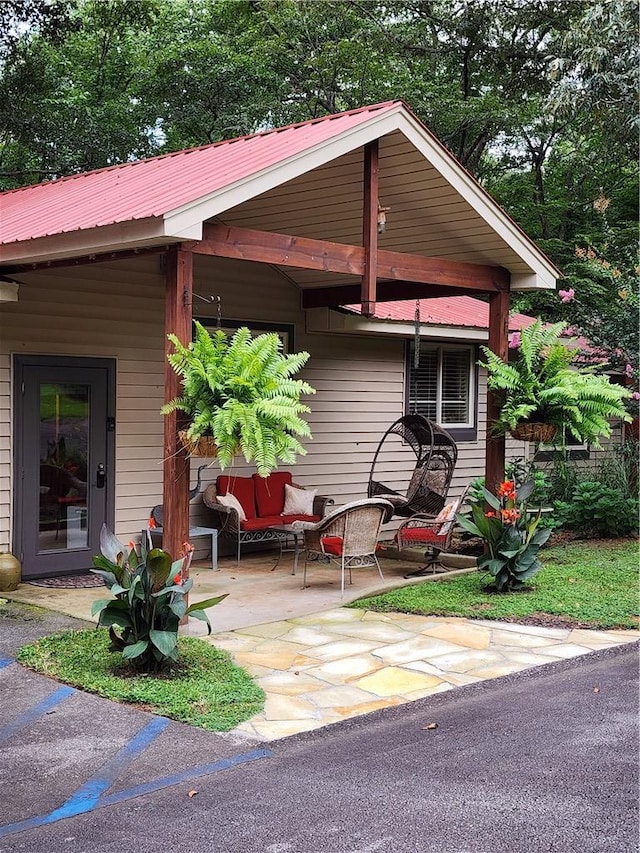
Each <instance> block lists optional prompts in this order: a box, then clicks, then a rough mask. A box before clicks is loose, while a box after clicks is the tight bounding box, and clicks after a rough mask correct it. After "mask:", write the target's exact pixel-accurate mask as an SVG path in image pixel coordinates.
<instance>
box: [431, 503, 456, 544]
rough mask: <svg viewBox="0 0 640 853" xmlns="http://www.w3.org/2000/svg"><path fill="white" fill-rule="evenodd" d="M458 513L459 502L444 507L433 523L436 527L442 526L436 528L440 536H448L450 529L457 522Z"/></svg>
mask: <svg viewBox="0 0 640 853" xmlns="http://www.w3.org/2000/svg"><path fill="white" fill-rule="evenodd" d="M457 511H458V501H452V502H451V503H450V504H447V505H446V506H445V507H443V508H442V509H441V510H440V512H439V513H438V514H437V515H436V517H435V520H434V522H433V523H434V525H438V524H439V525H440V527H439V528H436V529H437V530H438V536H446V534H447V533H448V532H449V528H450V527H451V525H452V524H453V522H454V520H455V514H456V512H457Z"/></svg>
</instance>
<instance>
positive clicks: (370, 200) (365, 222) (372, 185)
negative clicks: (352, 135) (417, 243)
mask: <svg viewBox="0 0 640 853" xmlns="http://www.w3.org/2000/svg"><path fill="white" fill-rule="evenodd" d="M362 245H363V247H364V265H363V270H362V284H361V296H360V301H361V303H362V315H363V316H364V317H373V315H374V314H375V311H376V281H377V278H378V140H377V139H374V140H373V142H368V143H367V144H366V145H365V146H364V192H363V208H362Z"/></svg>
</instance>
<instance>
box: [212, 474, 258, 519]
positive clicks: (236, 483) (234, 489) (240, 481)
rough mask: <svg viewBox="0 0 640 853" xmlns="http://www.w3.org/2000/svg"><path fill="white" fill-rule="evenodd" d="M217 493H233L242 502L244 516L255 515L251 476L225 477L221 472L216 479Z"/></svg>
mask: <svg viewBox="0 0 640 853" xmlns="http://www.w3.org/2000/svg"><path fill="white" fill-rule="evenodd" d="M216 493H217V494H218V495H228V494H232V495H235V497H236V498H238V500H239V501H240V503H241V504H242V509H243V510H244V514H245V515H246V517H247V518H248V519H249V518H255V517H256V499H255V489H254V486H253V480H252V479H251V477H227V476H224V475H223V474H221V475H220V476H219V477H218V478H217V480H216Z"/></svg>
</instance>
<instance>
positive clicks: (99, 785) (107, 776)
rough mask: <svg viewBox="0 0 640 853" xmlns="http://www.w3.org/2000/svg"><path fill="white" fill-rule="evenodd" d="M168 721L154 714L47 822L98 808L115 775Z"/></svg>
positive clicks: (150, 741) (141, 750)
mask: <svg viewBox="0 0 640 853" xmlns="http://www.w3.org/2000/svg"><path fill="white" fill-rule="evenodd" d="M168 725H169V720H168V719H167V718H166V717H154V718H153V720H151V722H150V723H148V725H146V726H145V727H144V728H143V729H141V730H140V731H139V732H138V734H137V735H135V736H134V737H132V738H131V740H130V741H129V743H127V744H125V745H124V746H123V747H122V749H120V750H119V751H118V752H117V753H116V754H115V755H114V756H113V758H112V759H111V761H108V762H107V763H106V764H105V765H104V767H103V768H102V769H101V770H100V771H99V773H97V774H96V775H95V776H93V777H92V778H91V779H89V780H88V781H87V782H85V783H84V785H83V786H82V787H81V788H78V790H77V791H76V793H75V794H74V795H73V796H72V797H70V798H69V799H68V800H67V802H66V803H64V805H62V806H60V808H59V809H56V810H55V811H53V812H51V814H50V815H49V818H48V819H47V823H52V822H53V821H56V820H61V819H62V818H65V817H71V816H72V815H77V814H82V813H83V812H89V811H91V809H93V808H95V805H96V803H97V802H98V800H99V799H100V797H101V795H102V794H103V793H104V792H105V791H106V790H107V789H108V788H110V787H111V785H112V784H113V780H114V779H115V778H116V775H117V774H118V773H119V772H120V771H122V770H124V768H125V767H126V766H127V765H128V764H131V762H132V761H133V760H134V759H136V758H137V757H138V756H139V755H140V753H141V752H144V750H145V749H146V748H147V747H148V746H150V744H152V743H153V741H154V740H155V739H156V738H157V737H158V735H159V734H160V733H161V732H163V731H164V730H165V729H166V727H167V726H168Z"/></svg>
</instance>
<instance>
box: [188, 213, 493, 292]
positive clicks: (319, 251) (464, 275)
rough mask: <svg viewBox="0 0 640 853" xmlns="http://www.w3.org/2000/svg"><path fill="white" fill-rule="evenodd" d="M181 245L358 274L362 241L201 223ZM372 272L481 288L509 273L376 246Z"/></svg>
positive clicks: (225, 255) (361, 266) (199, 251)
mask: <svg viewBox="0 0 640 853" xmlns="http://www.w3.org/2000/svg"><path fill="white" fill-rule="evenodd" d="M183 246H184V248H188V249H189V250H190V251H193V252H194V253H195V254H200V255H214V256H216V257H220V258H236V259H237V260H244V261H257V262H259V263H264V264H276V265H277V266H285V267H298V268H299V269H307V270H321V271H323V272H333V273H339V274H341V275H345V274H346V275H353V276H358V277H359V278H361V277H362V276H363V275H364V248H363V247H362V246H350V245H346V244H345V243H332V242H330V241H328V240H314V239H311V238H310V237H294V236H292V235H290V234H277V233H275V232H271V231H255V230H253V229H251V228H235V227H232V226H227V225H207V224H205V239H204V240H200V241H199V242H192V243H186V244H183ZM377 277H378V280H380V279H391V280H395V281H413V282H416V283H418V284H444V285H447V286H449V287H464V288H468V289H469V290H473V291H476V292H481V293H496V292H499V291H501V290H505V289H508V287H509V273H508V271H507V270H506V269H504V268H503V267H494V266H488V265H485V264H467V263H463V262H461V261H450V260H448V259H447V258H426V257H423V256H422V255H409V254H406V253H404V252H389V251H386V250H385V251H383V250H381V249H379V250H378V252H377ZM354 301H359V300H354Z"/></svg>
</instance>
